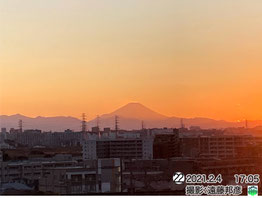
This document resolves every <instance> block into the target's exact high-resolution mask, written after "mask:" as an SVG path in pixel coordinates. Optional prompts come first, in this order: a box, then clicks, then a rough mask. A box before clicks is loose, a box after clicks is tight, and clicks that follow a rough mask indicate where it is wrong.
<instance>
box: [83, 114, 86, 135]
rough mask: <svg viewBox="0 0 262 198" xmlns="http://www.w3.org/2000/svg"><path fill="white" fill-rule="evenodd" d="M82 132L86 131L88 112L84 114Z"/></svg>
mask: <svg viewBox="0 0 262 198" xmlns="http://www.w3.org/2000/svg"><path fill="white" fill-rule="evenodd" d="M82 132H86V114H85V113H83V114H82Z"/></svg>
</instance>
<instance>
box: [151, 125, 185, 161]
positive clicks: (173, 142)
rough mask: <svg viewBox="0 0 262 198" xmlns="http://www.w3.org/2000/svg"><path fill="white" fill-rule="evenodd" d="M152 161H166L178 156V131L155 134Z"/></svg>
mask: <svg viewBox="0 0 262 198" xmlns="http://www.w3.org/2000/svg"><path fill="white" fill-rule="evenodd" d="M153 149H154V152H153V153H154V159H167V158H172V157H179V156H180V141H179V131H178V130H176V129H174V131H173V133H172V134H170V133H168V134H156V135H155V138H154V146H153Z"/></svg>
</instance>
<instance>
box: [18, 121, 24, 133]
mask: <svg viewBox="0 0 262 198" xmlns="http://www.w3.org/2000/svg"><path fill="white" fill-rule="evenodd" d="M18 128H19V132H21V133H22V132H23V120H19V121H18Z"/></svg>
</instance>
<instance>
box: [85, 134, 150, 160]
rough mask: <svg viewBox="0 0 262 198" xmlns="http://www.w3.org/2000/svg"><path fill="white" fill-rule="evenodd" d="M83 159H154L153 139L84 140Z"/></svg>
mask: <svg viewBox="0 0 262 198" xmlns="http://www.w3.org/2000/svg"><path fill="white" fill-rule="evenodd" d="M82 148H83V159H84V160H88V159H96V158H121V159H152V158H153V139H152V138H134V139H117V138H116V139H98V140H86V141H84V142H83V145H82Z"/></svg>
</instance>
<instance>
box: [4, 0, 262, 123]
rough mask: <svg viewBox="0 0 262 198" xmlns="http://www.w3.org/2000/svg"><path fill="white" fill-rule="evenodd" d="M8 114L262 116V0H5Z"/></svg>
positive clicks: (224, 117) (242, 118) (31, 115)
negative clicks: (134, 107) (124, 109)
mask: <svg viewBox="0 0 262 198" xmlns="http://www.w3.org/2000/svg"><path fill="white" fill-rule="evenodd" d="M0 14H1V17H0V26H1V31H0V71H1V72H0V73H1V74H0V84H1V86H0V115H13V114H17V113H20V114H22V115H27V116H30V117H36V116H39V115H40V116H46V117H49V116H56V115H66V116H72V117H77V118H79V117H80V114H81V113H82V112H86V113H87V116H88V117H87V118H88V119H91V118H94V117H95V116H96V115H101V114H104V113H107V112H112V111H114V110H115V109H117V108H119V107H121V106H122V105H124V104H127V103H129V102H132V101H139V102H140V103H141V104H144V105H146V106H148V107H149V108H150V109H153V110H154V111H156V112H160V113H162V114H164V115H166V116H177V117H185V118H191V117H206V118H212V119H216V120H228V121H237V120H244V119H248V120H262V111H261V109H262V103H261V101H262V92H261V91H260V87H259V85H261V84H262V79H261V73H262V67H261V65H262V58H261V54H262V46H261V45H260V43H261V42H262V37H261V35H262V1H260V0H249V1H248V0H239V1H235V0H216V1H208V0H199V1H195V0H185V1H181V0H165V1H157V0H126V1H121V0H108V1H95V0H86V1H85V0H74V1H69V0H45V1H41V0H23V1H19V0H13V1H4V0H0Z"/></svg>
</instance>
